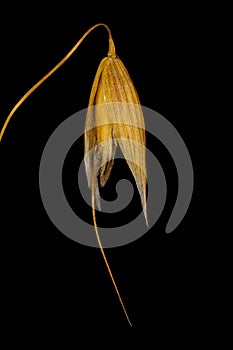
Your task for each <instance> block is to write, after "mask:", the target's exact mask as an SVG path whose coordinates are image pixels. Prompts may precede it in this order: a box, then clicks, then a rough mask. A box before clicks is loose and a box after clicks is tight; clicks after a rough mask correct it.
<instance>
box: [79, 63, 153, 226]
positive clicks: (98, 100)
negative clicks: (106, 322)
mask: <svg viewBox="0 0 233 350" xmlns="http://www.w3.org/2000/svg"><path fill="white" fill-rule="evenodd" d="M93 106H94V107H93ZM84 138H85V155H86V156H85V166H86V173H87V179H88V185H89V187H90V188H91V183H92V181H93V182H94V195H95V201H96V204H97V207H98V208H99V209H100V196H99V188H98V170H99V177H100V185H101V186H104V185H105V184H106V182H107V180H108V178H109V176H110V173H111V170H112V167H113V163H114V155H115V151H116V147H117V144H119V146H120V148H121V151H122V153H123V155H124V157H125V159H126V161H127V163H128V165H129V168H130V170H131V172H132V174H133V176H134V178H135V182H136V185H137V188H138V191H139V194H140V197H141V202H142V207H143V210H144V215H145V219H146V223H147V215H146V161H145V143H146V138H145V125H144V118H143V114H142V109H141V106H140V102H139V98H138V95H137V92H136V89H135V87H134V85H133V83H132V80H131V79H130V76H129V74H128V72H127V70H126V68H125V66H124V64H123V63H122V61H121V60H120V59H119V58H118V57H106V58H104V59H103V60H102V61H101V63H100V65H99V68H98V70H97V73H96V77H95V79H94V83H93V86H92V91H91V96H90V100H89V109H88V113H87V119H86V124H85V134H84ZM132 141H133V142H132ZM137 144H139V145H142V146H144V147H139V146H138V147H137ZM93 148H94V152H89V151H90V150H92V149H93ZM88 152H89V153H88ZM130 159H134V160H135V161H134V162H132V161H131V160H130Z"/></svg>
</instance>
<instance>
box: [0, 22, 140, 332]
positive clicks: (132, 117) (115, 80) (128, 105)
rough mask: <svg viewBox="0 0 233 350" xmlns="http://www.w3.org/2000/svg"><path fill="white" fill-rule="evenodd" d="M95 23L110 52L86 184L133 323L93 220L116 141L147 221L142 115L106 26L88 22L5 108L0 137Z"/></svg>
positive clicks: (102, 72) (92, 107)
mask: <svg viewBox="0 0 233 350" xmlns="http://www.w3.org/2000/svg"><path fill="white" fill-rule="evenodd" d="M98 26H104V27H105V28H106V29H107V31H108V34H109V52H108V57H105V58H104V59H103V60H102V61H101V63H100V65H99V68H98V70H97V73H96V76H95V79H94V83H93V86H92V90H91V95H90V99H89V108H88V112H87V117H86V124H85V134H84V138H85V166H86V174H87V179H88V184H89V187H90V188H91V192H92V214H93V222H94V227H95V232H96V237H97V240H98V244H99V247H100V249H101V253H102V255H103V258H104V261H105V263H106V266H107V269H108V272H109V275H110V277H111V279H112V282H113V285H114V288H115V290H116V292H117V295H118V298H119V301H120V303H121V306H122V308H123V310H124V313H125V316H126V318H127V320H128V322H129V324H130V325H131V326H132V324H131V321H130V319H129V316H128V314H127V311H126V308H125V306H124V303H123V301H122V298H121V295H120V293H119V291H118V288H117V284H116V282H115V280H114V277H113V274H112V272H111V269H110V266H109V264H108V261H107V258H106V256H105V253H104V249H103V247H102V244H101V240H100V236H99V232H98V228H97V222H96V215H95V202H96V204H97V206H98V208H100V194H99V187H98V176H99V179H100V185H101V186H104V185H105V184H106V182H107V181H108V178H109V176H110V174H111V170H112V167H113V164H114V155H115V152H116V148H117V145H119V147H120V148H121V150H122V153H123V155H124V157H125V159H126V161H127V163H128V166H129V168H130V170H131V172H132V174H133V176H134V178H135V182H136V184H137V188H138V191H139V194H140V198H141V203H142V207H143V211H144V215H145V219H146V223H147V215H146V161H145V143H146V138H145V126H144V118H143V114H142V110H141V107H140V102H139V98H138V95H137V92H136V89H135V87H134V85H133V83H132V80H131V79H130V76H129V74H128V72H127V70H126V68H125V66H124V64H123V63H122V61H121V60H120V59H119V58H118V57H117V56H116V54H115V46H114V42H113V40H112V36H111V32H110V29H109V28H108V26H106V25H105V24H103V23H99V24H96V25H94V26H93V27H91V28H90V29H89V30H88V31H87V32H86V33H85V34H84V35H83V36H82V37H81V39H80V40H79V41H78V42H77V43H76V45H75V46H74V47H73V48H72V49H71V50H70V51H69V52H68V54H67V55H66V56H65V57H64V58H63V59H62V60H61V61H60V62H59V63H58V64H57V65H56V66H55V67H54V68H53V69H51V71H49V72H48V73H47V74H46V75H45V76H44V77H43V78H42V79H41V80H40V81H38V82H37V83H36V84H35V85H33V86H32V88H31V89H30V90H29V91H27V92H26V94H25V95H24V96H23V97H22V98H21V99H20V100H19V102H18V103H17V104H16V105H15V107H14V108H13V109H12V110H11V112H10V113H9V115H8V117H7V119H6V121H5V123H4V125H3V127H2V130H1V132H0V141H1V140H2V137H3V134H4V132H5V129H6V127H7V125H8V123H9V121H10V120H11V118H12V116H13V114H14V113H15V111H16V110H17V109H18V108H19V106H20V105H21V104H22V103H23V102H24V101H25V100H26V99H27V97H28V96H30V94H31V93H32V92H33V91H35V90H36V89H37V88H38V87H39V86H40V85H41V84H42V83H43V82H44V81H45V80H46V79H48V78H49V77H50V76H51V75H52V74H53V73H54V72H55V71H56V70H57V69H58V68H60V67H61V66H62V65H63V64H64V63H65V62H66V61H67V60H68V58H69V57H70V56H71V55H72V54H73V53H74V52H75V50H76V49H77V48H78V47H79V45H80V44H81V43H82V41H83V40H84V39H85V38H86V36H87V35H88V34H89V33H90V32H91V31H92V30H94V29H95V28H97V27H98ZM132 160H133V161H132Z"/></svg>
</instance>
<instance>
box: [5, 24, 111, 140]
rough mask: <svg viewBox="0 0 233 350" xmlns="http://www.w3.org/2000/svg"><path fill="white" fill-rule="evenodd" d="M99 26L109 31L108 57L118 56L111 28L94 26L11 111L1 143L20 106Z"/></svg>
mask: <svg viewBox="0 0 233 350" xmlns="http://www.w3.org/2000/svg"><path fill="white" fill-rule="evenodd" d="M99 26H104V27H105V28H106V29H107V31H108V34H109V51H108V56H113V57H115V55H116V53H115V45H114V42H113V40H112V35H111V32H110V29H109V27H108V26H107V25H106V24H103V23H98V24H96V25H94V26H93V27H91V28H90V29H88V31H87V32H86V33H85V34H84V35H83V36H82V37H81V39H79V41H78V42H77V43H76V44H75V45H74V47H73V48H72V49H71V50H70V51H69V52H68V53H67V55H66V56H65V57H64V58H63V59H62V60H61V61H60V62H58V63H57V64H56V66H55V67H54V68H53V69H51V70H50V71H49V72H48V73H47V74H46V75H45V76H43V78H41V79H40V80H39V81H38V82H37V83H36V84H35V85H33V86H32V87H31V89H30V90H28V91H27V92H26V94H24V95H23V97H22V98H21V99H20V100H19V101H18V102H17V103H16V105H15V106H14V107H13V109H12V110H11V111H10V113H9V115H8V117H7V119H6V120H5V123H4V124H3V127H2V130H1V133H0V141H1V140H2V137H3V134H4V132H5V130H6V127H7V125H8V124H9V122H10V120H11V118H12V116H13V114H14V113H15V111H16V110H17V109H18V108H19V106H21V104H22V103H23V102H24V101H25V100H26V99H27V98H28V96H30V95H31V94H32V93H33V91H35V90H36V89H37V88H38V87H39V86H40V85H41V84H42V83H43V82H44V81H45V80H46V79H48V78H49V77H50V76H51V75H52V74H53V73H54V72H56V70H58V68H60V67H61V66H62V65H63V64H64V63H65V62H66V61H67V60H68V59H69V58H70V56H71V55H72V54H73V53H74V52H75V50H76V49H77V48H78V47H79V45H80V44H81V43H82V41H83V40H84V39H85V38H86V36H87V35H88V34H89V33H90V32H92V30H94V29H95V28H97V27H99Z"/></svg>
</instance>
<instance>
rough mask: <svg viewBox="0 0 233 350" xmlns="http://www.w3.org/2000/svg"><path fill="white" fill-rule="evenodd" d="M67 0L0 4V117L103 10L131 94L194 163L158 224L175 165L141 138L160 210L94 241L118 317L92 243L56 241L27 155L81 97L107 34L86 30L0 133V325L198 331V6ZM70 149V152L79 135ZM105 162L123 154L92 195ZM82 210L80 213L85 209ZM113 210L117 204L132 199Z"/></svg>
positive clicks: (75, 333)
mask: <svg viewBox="0 0 233 350" xmlns="http://www.w3.org/2000/svg"><path fill="white" fill-rule="evenodd" d="M76 6H77V7H70V6H66V7H65V6H64V5H63V4H62V3H61V6H60V7H59V5H57V7H56V8H53V10H49V9H48V7H47V6H42V5H41V4H39V3H38V4H36V3H33V5H29V6H28V5H27V6H23V5H22V4H20V6H19V7H18V8H17V7H15V6H14V8H10V6H9V8H6V7H4V8H3V9H2V11H1V16H2V17H4V19H5V23H6V25H3V23H2V24H1V33H2V34H1V66H0V70H1V71H0V77H1V79H0V88H1V95H0V99H1V101H0V105H1V107H0V108H1V114H0V121H1V125H2V124H3V122H4V120H5V118H6V116H7V115H8V113H9V112H10V110H11V108H13V106H14V105H15V103H16V102H17V101H18V100H19V99H20V98H21V96H22V95H23V94H24V93H25V92H26V91H27V90H28V89H29V88H30V87H31V86H32V85H33V84H34V83H36V82H37V81H38V80H39V79H40V78H41V77H42V76H43V75H44V74H46V73H47V72H48V71H49V70H50V69H51V68H52V67H53V66H54V65H55V64H56V63H57V62H58V61H59V60H60V59H61V58H62V57H63V56H64V55H65V54H66V53H67V52H68V51H69V50H70V49H71V47H72V46H73V45H74V44H75V43H76V41H77V40H78V39H79V38H80V37H81V36H82V34H83V33H84V32H85V31H86V30H88V29H89V28H90V27H91V26H92V25H94V24H96V23H98V22H104V23H106V24H107V25H109V27H110V29H111V31H112V35H113V38H114V41H115V45H116V49H117V54H118V55H119V57H120V58H121V59H122V61H123V62H124V64H125V65H126V67H127V69H128V71H129V73H130V75H131V78H132V80H133V81H134V84H135V86H136V88H137V91H138V94H139V96H140V100H141V103H142V104H143V105H145V106H147V107H150V108H152V109H154V110H156V111H157V112H159V113H161V114H162V115H163V116H164V117H166V118H167V119H168V120H169V121H170V122H171V123H172V124H173V125H174V126H175V128H176V129H177V130H178V131H179V133H180V135H181V136H182V138H183V140H184V141H185V143H186V145H187V147H188V149H189V152H190V155H191V158H192V161H193V166H194V172H195V187H194V194H193V199H192V202H191V205H190V207H189V210H188V212H187V214H186V216H185V218H184V219H183V221H182V222H181V224H180V225H179V226H178V227H177V228H176V230H175V231H174V232H172V233H171V234H169V235H166V234H165V226H166V223H167V221H168V218H169V215H170V213H171V210H172V207H173V205H174V201H175V196H176V191H177V178H176V172H175V167H174V164H173V162H172V159H171V158H170V157H169V154H168V153H167V152H166V150H165V149H164V147H163V145H161V144H160V143H159V142H158V140H155V139H153V138H151V137H149V138H148V140H149V141H148V142H149V147H150V148H151V149H152V150H153V149H154V154H155V155H156V156H157V157H158V159H159V161H160V162H161V164H162V166H163V169H164V172H165V174H166V177H167V182H168V197H167V202H166V207H165V210H164V212H163V214H162V215H161V217H160V219H159V220H158V222H157V223H156V225H155V226H154V227H152V228H151V229H150V231H149V232H148V233H147V234H146V235H144V236H143V237H142V238H140V239H139V240H137V241H135V242H133V243H132V244H130V245H126V246H123V247H119V248H116V249H106V255H107V257H108V259H109V263H110V265H111V267H112V271H113V273H114V276H115V278H116V281H117V283H118V287H119V289H120V291H121V294H122V297H123V299H124V301H125V304H126V307H127V310H128V313H129V315H130V317H131V319H132V323H133V328H132V329H131V328H130V327H129V326H128V324H127V322H126V320H125V317H124V314H123V312H122V309H121V307H120V305H119V301H118V299H117V297H116V294H115V291H114V289H113V286H112V283H111V280H110V278H109V276H108V273H107V270H106V267H105V264H104V262H103V259H102V256H101V253H100V251H99V250H98V249H94V248H89V247H86V246H82V245H79V244H77V243H75V242H73V241H71V240H69V239H68V238H67V237H66V236H64V235H63V234H62V233H61V232H59V231H58V230H57V229H56V228H55V227H54V226H53V224H52V223H51V222H50V220H49V218H48V216H47V214H46V212H45V210H44V208H43V205H42V202H41V198H40V194H39V187H38V169H39V162H40V157H41V154H42V151H43V148H44V146H45V143H46V141H47V140H48V138H49V136H50V135H51V133H52V132H53V131H54V129H55V128H56V127H57V126H58V125H59V124H60V123H61V122H62V121H63V120H65V119H66V118H67V117H68V116H70V115H71V114H73V113H75V112H77V111H78V110H80V109H82V108H86V107H87V104H88V99H89V94H90V89H91V85H92V82H93V79H94V75H95V72H96V70H97V67H98V64H99V62H100V60H101V59H102V58H103V57H104V56H105V55H106V53H107V49H108V36H107V33H106V31H105V29H104V28H101V27H100V28H98V29H96V30H95V31H94V32H92V33H91V34H90V35H89V36H88V37H87V38H86V40H85V41H84V42H83V43H82V44H81V46H80V47H79V49H78V50H77V52H76V53H75V54H74V55H73V56H72V57H71V58H70V59H69V61H67V62H66V64H65V65H64V66H62V68H61V69H60V70H59V71H57V72H56V73H55V74H54V75H53V76H52V77H51V78H49V80H47V81H46V82H45V83H44V84H43V85H42V86H41V87H40V88H39V89H38V90H36V91H35V92H34V93H33V95H31V96H30V97H29V98H28V100H27V101H26V102H25V103H24V104H23V105H22V106H21V107H20V108H19V110H18V111H17V112H16V113H15V115H14V116H13V118H12V120H11V122H10V124H9V126H8V128H7V130H6V133H5V135H4V137H3V140H2V142H1V208H2V209H1V239H2V242H3V244H2V246H1V249H2V251H3V254H2V256H3V262H2V271H3V273H2V279H3V288H2V289H3V304H5V305H6V309H7V311H6V313H4V315H6V316H4V323H5V326H6V329H7V330H10V331H11V332H12V333H14V334H15V337H16V339H17V341H19V343H20V342H23V343H24V342H29V335H30V336H32V341H34V342H35V343H37V342H39V341H42V342H44V341H45V339H46V337H47V336H48V337H49V339H50V340H51V341H52V342H53V341H55V340H56V341H57V340H58V341H59V342H60V341H61V340H62V339H66V340H67V341H68V339H69V340H70V339H72V340H74V341H75V343H76V344H78V343H79V340H80V337H81V335H83V334H88V335H87V337H86V338H85V339H86V344H87V345H88V344H89V341H91V339H92V338H93V337H94V335H95V332H96V331H97V330H98V331H99V332H100V333H99V334H100V335H101V337H102V339H107V337H108V336H109V335H111V337H112V339H116V338H117V339H120V340H121V339H123V336H124V337H125V336H126V335H127V336H129V337H130V338H131V339H133V338H134V337H141V338H142V339H143V340H144V341H146V339H147V340H148V339H149V338H148V334H149V333H150V334H152V338H150V339H152V340H151V341H152V342H154V343H152V344H154V345H155V346H156V345H157V344H159V342H161V341H162V342H163V344H164V345H166V344H168V343H172V344H187V345H189V344H194V343H198V342H199V340H200V339H201V337H202V336H203V335H204V334H206V332H207V330H206V326H207V324H208V319H209V316H210V312H211V311H210V305H209V304H210V301H209V294H208V288H207V285H208V279H209V278H210V277H209V276H210V274H211V271H210V266H209V265H208V263H207V262H206V261H205V258H204V255H205V246H204V239H203V232H202V230H200V226H199V225H200V221H201V219H200V216H199V215H201V210H200V206H199V204H198V200H199V189H198V186H199V172H200V171H199V167H198V161H197V159H198V156H197V148H198V145H197V135H198V134H197V129H198V127H197V115H198V112H199V111H200V105H201V102H202V98H203V96H202V90H201V88H200V85H201V84H202V83H201V78H200V77H201V74H200V69H201V65H202V62H203V47H204V44H203V41H205V40H203V35H204V34H203V32H202V30H201V29H200V28H202V25H203V21H204V17H205V13H204V10H203V8H202V7H201V6H200V7H196V8H193V7H191V6H190V7H185V6H180V7H179V6H177V5H176V6H171V5H168V4H165V5H164V6H163V7H162V6H158V5H155V7H153V8H152V7H150V6H149V7H148V6H146V5H145V6H144V7H143V8H142V5H141V7H138V8H137V5H132V6H133V9H132V10H128V11H126V9H124V6H123V5H121V6H120V5H119V3H118V4H114V3H111V8H110V5H109V6H108V7H105V6H104V5H101V4H98V6H97V9H95V8H94V7H93V6H92V4H90V5H89V6H88V7H89V9H88V11H87V10H84V8H83V7H82V9H81V8H79V5H78V4H77V5H76ZM134 7H135V8H134ZM9 28H10V30H9ZM198 137H199V136H198ZM75 150H76V151H77V157H79V159H81V157H82V154H83V148H82V144H81V143H80V144H79V147H76V148H75ZM75 162H76V160H75V152H73V153H72V155H71V156H70V158H69V164H68V165H67V171H66V187H67V195H68V196H69V197H70V198H72V200H73V202H74V206H77V208H78V206H79V199H75V198H74V194H75V193H76V192H75V176H74V171H75V169H76V163H75ZM119 169H121V171H120V172H119ZM122 169H123V171H122ZM119 173H121V175H122V176H124V177H128V178H129V177H130V174H129V171H128V170H127V167H126V166H124V164H122V163H117V162H116V164H115V166H114V170H113V174H112V178H111V181H110V184H109V185H108V186H109V187H108V189H109V191H105V192H104V195H105V197H106V198H107V196H108V193H113V196H112V199H114V188H115V186H114V184H115V183H116V182H117V179H119ZM69 174H70V181H69ZM123 174H124V175H123ZM72 191H73V192H72ZM72 193H74V194H73V197H72ZM109 199H111V196H110V198H109ZM139 204H140V203H139V201H138V198H135V207H138V208H139ZM130 210H131V211H132V210H134V209H133V207H131V209H130ZM82 215H85V217H86V218H87V219H88V220H91V210H90V208H89V209H88V211H87V212H85V213H82ZM122 215H123V216H124V215H125V217H126V215H129V216H130V215H132V212H131V213H130V212H128V214H127V213H124V212H123V213H122ZM97 219H98V220H99V222H100V224H101V223H109V221H110V218H109V216H107V215H104V216H103V215H98V216H97ZM112 220H113V221H114V218H112V217H111V221H112ZM115 223H116V219H115ZM67 330H68V333H67ZM146 333H147V335H146ZM94 338H95V337H94ZM95 339H96V342H98V340H97V339H98V338H95ZM8 341H9V342H11V341H12V337H9V338H8ZM122 341H123V340H122ZM67 348H68V347H67Z"/></svg>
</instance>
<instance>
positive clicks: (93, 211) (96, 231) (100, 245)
mask: <svg viewBox="0 0 233 350" xmlns="http://www.w3.org/2000/svg"><path fill="white" fill-rule="evenodd" d="M92 216H93V222H94V227H95V233H96V237H97V241H98V244H99V247H100V250H101V253H102V255H103V258H104V262H105V264H106V266H107V269H108V272H109V275H110V277H111V280H112V283H113V285H114V288H115V291H116V293H117V295H118V299H119V301H120V303H121V306H122V309H123V311H124V313H125V316H126V318H127V321H128V322H129V325H130V326H131V327H132V323H131V321H130V319H129V316H128V314H127V311H126V308H125V305H124V303H123V301H122V299H121V295H120V292H119V290H118V288H117V284H116V282H115V279H114V277H113V274H112V271H111V269H110V266H109V264H108V260H107V258H106V255H105V253H104V249H103V246H102V243H101V240H100V236H99V232H98V228H97V223H96V216H95V200H94V181H93V180H92Z"/></svg>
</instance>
